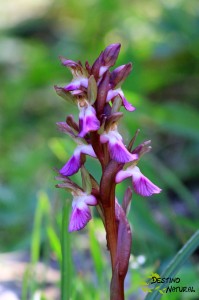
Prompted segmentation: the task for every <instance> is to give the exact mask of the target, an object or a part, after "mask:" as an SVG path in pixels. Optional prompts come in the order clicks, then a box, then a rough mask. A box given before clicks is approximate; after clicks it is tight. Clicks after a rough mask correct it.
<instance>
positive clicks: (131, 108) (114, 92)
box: [106, 88, 135, 111]
mask: <svg viewBox="0 0 199 300" xmlns="http://www.w3.org/2000/svg"><path fill="white" fill-rule="evenodd" d="M117 96H119V97H120V98H121V100H122V103H123V105H124V107H125V108H126V110H128V111H134V110H135V107H134V106H132V105H131V104H130V103H129V102H128V101H127V100H126V98H125V97H124V93H123V91H122V90H121V88H118V89H115V90H109V91H108V95H107V98H106V102H109V101H111V100H113V101H114V98H115V97H117Z"/></svg>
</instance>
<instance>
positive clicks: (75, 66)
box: [60, 56, 88, 91]
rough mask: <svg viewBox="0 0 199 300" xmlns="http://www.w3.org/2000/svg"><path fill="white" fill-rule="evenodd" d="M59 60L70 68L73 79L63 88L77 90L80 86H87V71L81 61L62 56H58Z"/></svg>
mask: <svg viewBox="0 0 199 300" xmlns="http://www.w3.org/2000/svg"><path fill="white" fill-rule="evenodd" d="M60 60H61V62H62V64H63V65H64V66H66V67H67V68H69V69H70V70H71V73H72V75H73V80H72V81H71V83H69V84H68V85H66V86H65V87H64V88H63V89H64V90H65V91H74V90H79V89H81V88H82V87H83V88H87V87H88V72H87V70H86V69H85V68H83V66H82V65H81V63H76V62H75V61H73V60H70V59H66V58H64V57H62V56H61V57H60Z"/></svg>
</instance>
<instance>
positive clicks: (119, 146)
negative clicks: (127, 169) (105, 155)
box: [108, 141, 138, 163]
mask: <svg viewBox="0 0 199 300" xmlns="http://www.w3.org/2000/svg"><path fill="white" fill-rule="evenodd" d="M108 146H109V151H110V157H111V158H112V159H114V160H116V161H117V162H119V163H127V162H130V161H133V160H136V159H137V158H138V155H137V154H131V153H130V152H129V151H128V150H127V149H126V147H125V146H124V144H123V143H122V142H121V141H117V142H115V143H112V142H109V144H108Z"/></svg>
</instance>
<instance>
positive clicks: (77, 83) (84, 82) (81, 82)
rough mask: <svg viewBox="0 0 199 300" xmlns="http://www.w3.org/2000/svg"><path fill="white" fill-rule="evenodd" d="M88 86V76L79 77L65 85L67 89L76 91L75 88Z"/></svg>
mask: <svg viewBox="0 0 199 300" xmlns="http://www.w3.org/2000/svg"><path fill="white" fill-rule="evenodd" d="M82 87H83V88H87V87H88V78H84V77H79V78H77V79H74V80H72V81H71V83H69V84H67V85H66V86H65V87H64V90H65V91H74V90H80V89H81V88H82Z"/></svg>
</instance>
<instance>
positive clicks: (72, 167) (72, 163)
mask: <svg viewBox="0 0 199 300" xmlns="http://www.w3.org/2000/svg"><path fill="white" fill-rule="evenodd" d="M80 167H81V162H80V153H76V155H75V153H74V155H73V156H72V157H71V158H70V159H69V160H68V162H67V163H66V164H65V165H64V166H63V167H62V168H61V170H60V171H59V173H60V174H62V175H64V176H71V175H73V174H75V173H77V172H78V170H79V168H80Z"/></svg>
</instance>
